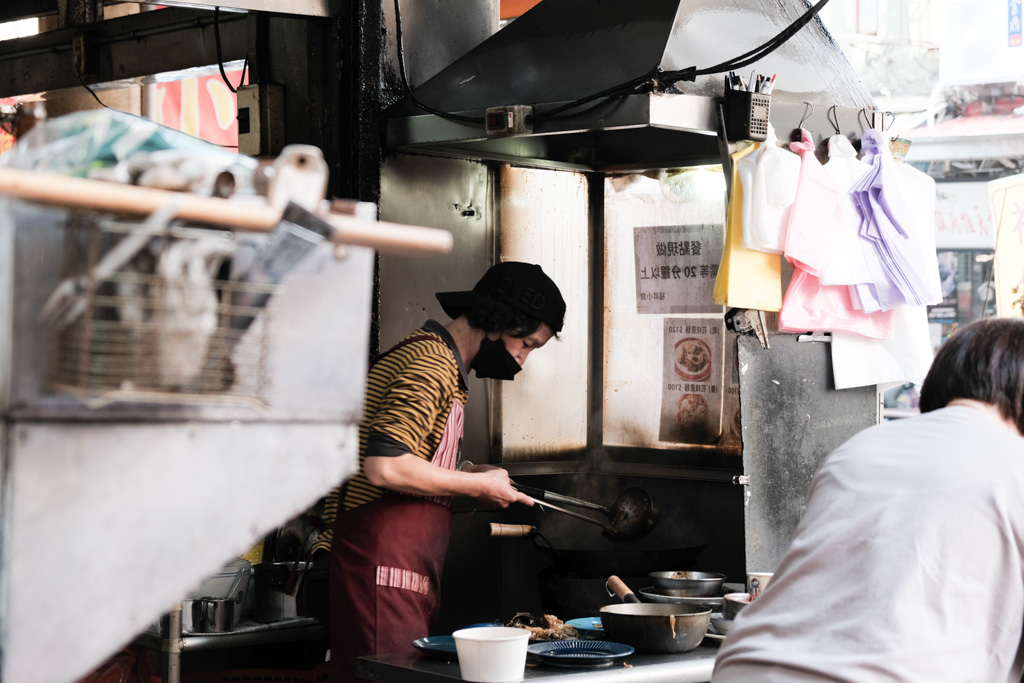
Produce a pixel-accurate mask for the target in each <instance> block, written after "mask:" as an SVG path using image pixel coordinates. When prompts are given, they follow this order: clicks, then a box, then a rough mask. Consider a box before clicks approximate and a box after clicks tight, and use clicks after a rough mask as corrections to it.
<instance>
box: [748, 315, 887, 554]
mask: <svg viewBox="0 0 1024 683" xmlns="http://www.w3.org/2000/svg"><path fill="white" fill-rule="evenodd" d="M769 340H770V344H771V348H768V349H764V348H761V344H760V343H759V342H758V340H757V338H756V337H753V336H748V335H741V336H740V337H739V338H738V347H739V348H738V353H739V362H740V368H741V371H740V399H741V401H740V407H741V410H742V417H743V469H744V472H745V473H746V475H747V477H748V481H749V483H748V484H747V497H746V500H745V505H744V520H745V521H744V526H745V529H746V533H745V539H746V563H747V571H757V572H771V571H775V567H776V566H777V565H778V563H779V561H780V560H781V559H782V556H783V554H785V552H786V550H787V549H788V548H789V544H790V542H791V541H792V540H793V534H794V533H795V532H796V527H797V525H798V524H799V523H800V517H801V516H802V514H803V511H804V508H805V506H806V501H807V492H808V490H809V489H810V485H811V479H812V478H813V477H814V474H815V472H817V470H818V466H819V465H820V464H821V462H822V460H824V458H825V456H827V455H828V454H829V453H830V452H831V451H832V450H833V449H835V448H837V447H838V446H839V445H840V444H842V443H843V442H844V441H846V440H847V439H849V438H850V437H851V436H853V435H854V434H856V433H857V432H859V431H861V430H862V429H865V428H867V427H870V426H871V425H873V424H875V422H876V421H877V415H878V398H877V396H876V393H875V387H874V386H868V387H856V388H853V389H843V390H842V391H836V389H835V383H834V382H833V380H832V356H831V350H830V348H829V345H828V344H823V343H817V342H798V341H797V336H796V335H787V334H776V335H770V337H769Z"/></svg>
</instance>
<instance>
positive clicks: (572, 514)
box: [530, 497, 614, 534]
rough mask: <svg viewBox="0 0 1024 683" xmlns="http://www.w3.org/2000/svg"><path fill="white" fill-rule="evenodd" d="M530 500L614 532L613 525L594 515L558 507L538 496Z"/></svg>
mask: <svg viewBox="0 0 1024 683" xmlns="http://www.w3.org/2000/svg"><path fill="white" fill-rule="evenodd" d="M530 500H532V501H533V502H534V503H535V504H537V505H540V506H541V507H546V508H551V509H552V510H558V511H559V512H561V513H562V514H563V515H569V516H570V517H575V518H576V519H581V520H583V521H584V522H590V523H591V524H596V525H597V526H599V527H601V528H602V529H604V530H605V531H607V532H608V533H610V534H611V533H614V532H613V531H612V527H611V525H609V524H605V523H604V522H599V521H598V520H596V519H594V518H593V517H587V516H586V515H581V514H580V513H578V512H573V511H572V510H566V509H565V508H562V507H558V506H557V505H552V504H551V503H549V502H547V501H544V500H538V499H537V498H533V497H531V498H530Z"/></svg>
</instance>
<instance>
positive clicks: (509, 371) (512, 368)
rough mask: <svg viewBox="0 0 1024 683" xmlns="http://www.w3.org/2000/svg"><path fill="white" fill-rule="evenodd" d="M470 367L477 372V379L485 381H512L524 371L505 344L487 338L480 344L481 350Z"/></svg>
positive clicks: (498, 340)
mask: <svg viewBox="0 0 1024 683" xmlns="http://www.w3.org/2000/svg"><path fill="white" fill-rule="evenodd" d="M469 367H471V368H473V370H474V371H476V376H477V377H480V378H484V379H487V378H489V379H512V378H513V377H515V374H516V373H517V372H519V371H520V370H522V368H521V367H519V363H517V362H516V359H515V358H513V357H512V354H511V353H509V352H508V349H506V348H505V342H503V341H502V340H500V339H488V338H486V337H484V339H483V341H481V342H480V350H479V351H477V352H476V355H475V356H473V362H472V363H470V365H469Z"/></svg>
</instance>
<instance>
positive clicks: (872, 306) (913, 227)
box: [851, 130, 937, 312]
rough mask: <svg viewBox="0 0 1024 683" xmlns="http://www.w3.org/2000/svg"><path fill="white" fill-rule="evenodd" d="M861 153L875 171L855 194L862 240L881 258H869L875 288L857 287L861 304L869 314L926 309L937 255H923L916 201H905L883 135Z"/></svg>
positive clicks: (870, 136) (866, 140) (871, 137)
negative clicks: (912, 204)
mask: <svg viewBox="0 0 1024 683" xmlns="http://www.w3.org/2000/svg"><path fill="white" fill-rule="evenodd" d="M861 150H862V152H863V154H864V157H863V158H864V160H865V161H870V163H871V166H872V170H871V171H870V172H868V173H867V174H866V175H865V176H864V177H863V178H861V180H860V181H859V182H858V183H857V184H856V185H855V186H854V187H853V189H852V190H851V194H852V195H853V198H854V201H855V202H856V204H857V208H858V211H859V213H860V216H861V228H860V235H861V237H863V238H864V239H866V240H868V241H869V242H870V243H871V245H872V247H873V249H874V252H875V254H876V255H877V257H878V258H877V261H875V260H872V259H870V258H868V259H866V260H867V263H868V268H869V269H870V270H871V271H872V273H871V274H872V284H869V285H863V284H858V285H855V286H856V288H857V296H858V298H859V300H860V304H861V306H862V307H863V309H864V310H865V311H868V312H872V311H876V310H888V309H890V308H895V307H896V306H900V305H903V304H910V305H912V306H923V305H924V304H926V303H927V302H928V300H929V298H930V292H929V289H930V279H931V276H930V273H929V272H928V269H929V267H935V268H936V269H937V265H936V262H935V255H934V250H933V253H932V255H931V258H930V259H929V258H928V257H927V256H926V254H925V253H924V245H923V244H922V236H921V232H922V231H921V228H920V226H918V225H917V223H916V221H915V217H914V213H913V212H912V211H911V210H910V208H909V202H910V201H913V199H912V198H911V197H907V196H904V195H906V194H907V192H906V190H905V188H904V187H903V181H902V180H901V176H900V174H899V172H898V170H897V169H896V168H895V163H894V162H893V160H892V155H891V153H890V152H889V149H888V146H887V145H885V144H884V142H883V140H882V134H881V133H879V132H878V131H876V130H869V131H867V132H866V133H865V134H864V137H863V139H862V146H861ZM933 191H934V188H933ZM929 261H930V263H929Z"/></svg>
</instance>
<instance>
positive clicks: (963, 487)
mask: <svg viewBox="0 0 1024 683" xmlns="http://www.w3.org/2000/svg"><path fill="white" fill-rule="evenodd" d="M920 407H921V413H922V414H921V415H920V416H915V417H911V418H907V419H902V420H897V421H894V422H888V423H884V424H880V425H876V426H874V427H871V428H869V429H866V430H864V431H862V432H860V433H859V434H857V435H856V436H854V437H853V438H851V439H850V440H848V441H847V442H846V443H844V444H843V445H842V446H840V447H839V448H838V449H836V450H835V451H834V452H832V453H831V454H830V455H829V456H828V458H827V459H826V460H825V462H824V463H823V464H822V466H821V468H820V470H819V471H818V472H817V474H816V475H815V477H814V480H813V482H812V484H811V490H810V493H809V495H808V500H807V509H806V511H805V512H804V515H803V518H802V519H801V522H800V525H799V527H798V528H797V531H796V534H795V536H794V538H793V541H792V544H791V545H790V547H789V549H788V551H787V552H786V555H785V556H784V558H783V559H782V561H781V562H780V564H779V566H778V567H777V569H776V571H775V575H774V577H773V578H772V581H771V583H770V584H769V585H768V586H767V588H765V590H764V592H763V593H762V594H761V595H760V596H759V597H758V598H757V599H755V600H754V601H753V602H752V603H750V604H749V605H748V606H746V607H745V608H744V609H743V610H742V611H741V612H740V613H739V616H738V617H737V619H736V621H735V623H734V624H733V625H732V628H731V629H730V631H729V635H728V637H727V638H726V640H725V642H724V643H723V644H722V647H721V649H720V651H719V654H718V657H717V658H716V662H715V670H714V675H713V677H712V681H713V683H738V682H740V681H742V682H743V683H748V682H751V681H756V682H757V683H781V682H783V681H784V682H786V683H789V682H796V681H842V682H846V683H875V682H886V683H888V682H901V683H911V682H913V683H946V682H948V683H1003V682H1006V683H1011V682H1012V683H1019V681H1021V674H1022V670H1024V649H1022V645H1021V631H1022V623H1024V436H1022V435H1024V318H994V319H987V320H982V321H978V322H975V323H972V324H970V325H967V326H966V327H963V328H961V329H960V330H959V331H958V332H956V333H955V334H954V335H953V336H952V337H951V338H950V339H949V340H948V341H946V342H945V343H944V344H943V345H942V347H940V349H939V351H938V353H937V354H936V356H935V360H934V362H933V363H932V366H931V369H930V370H929V372H928V375H927V377H926V378H925V381H924V384H923V385H922V388H921V401H920Z"/></svg>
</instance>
